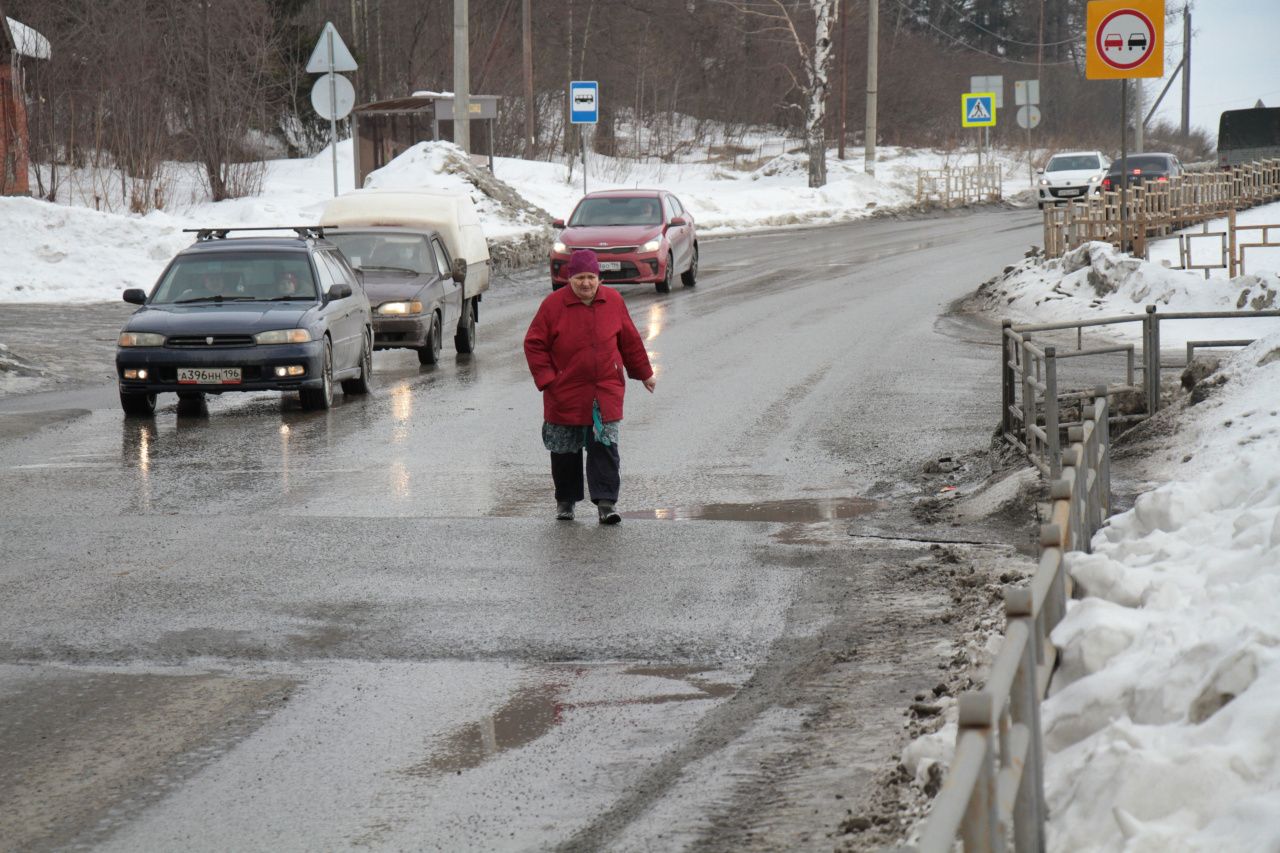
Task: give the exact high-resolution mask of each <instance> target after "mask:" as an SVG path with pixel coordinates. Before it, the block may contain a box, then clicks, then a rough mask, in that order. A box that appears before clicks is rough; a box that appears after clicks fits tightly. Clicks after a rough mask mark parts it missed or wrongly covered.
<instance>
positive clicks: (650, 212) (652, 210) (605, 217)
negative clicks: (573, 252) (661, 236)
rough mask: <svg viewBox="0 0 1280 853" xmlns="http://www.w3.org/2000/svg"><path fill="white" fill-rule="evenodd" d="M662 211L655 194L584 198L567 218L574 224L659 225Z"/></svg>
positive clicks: (571, 224) (571, 225)
mask: <svg viewBox="0 0 1280 853" xmlns="http://www.w3.org/2000/svg"><path fill="white" fill-rule="evenodd" d="M661 224H662V213H661V208H660V207H659V204H658V199H657V198H656V197H655V196H651V195H650V196H639V197H630V198H626V197H622V198H614V197H609V196H601V197H598V198H584V199H583V200H582V202H581V203H579V205H578V208H577V209H576V210H575V211H574V212H573V216H572V217H570V219H569V226H570V227H573V226H575V225H587V226H590V225H661Z"/></svg>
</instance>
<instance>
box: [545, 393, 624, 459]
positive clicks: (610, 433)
mask: <svg viewBox="0 0 1280 853" xmlns="http://www.w3.org/2000/svg"><path fill="white" fill-rule="evenodd" d="M591 420H592V422H593V423H591V424H590V425H588V426H565V425H564V424H549V423H546V422H543V424H542V446H543V447H545V448H547V450H549V451H551V452H552V453H577V452H578V451H579V450H581V449H582V448H584V447H586V445H587V437H588V436H589V435H591V433H592V431H593V430H594V431H595V438H596V441H598V442H599V443H601V444H604V445H614V444H617V443H618V425H619V423H620V422H619V421H608V422H605V421H602V420H601V419H600V404H599V403H593V404H592V406H591Z"/></svg>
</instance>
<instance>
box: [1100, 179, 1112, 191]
mask: <svg viewBox="0 0 1280 853" xmlns="http://www.w3.org/2000/svg"><path fill="white" fill-rule="evenodd" d="M1102 188H1103V189H1104V190H1109V189H1111V179H1110V178H1103V179H1102Z"/></svg>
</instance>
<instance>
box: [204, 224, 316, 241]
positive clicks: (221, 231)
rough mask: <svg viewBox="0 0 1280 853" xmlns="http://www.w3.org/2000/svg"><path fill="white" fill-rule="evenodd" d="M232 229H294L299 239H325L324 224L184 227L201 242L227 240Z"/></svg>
mask: <svg viewBox="0 0 1280 853" xmlns="http://www.w3.org/2000/svg"><path fill="white" fill-rule="evenodd" d="M232 231H292V232H294V233H295V234H297V235H298V239H299V240H322V239H324V226H323V225H266V226H258V227H254V226H251V225H245V226H240V227H238V228H183V229H182V232H183V233H184V234H195V235H196V240H198V241H200V242H201V243H203V242H205V241H208V240H225V239H227V235H228V234H230V233H231V232H232Z"/></svg>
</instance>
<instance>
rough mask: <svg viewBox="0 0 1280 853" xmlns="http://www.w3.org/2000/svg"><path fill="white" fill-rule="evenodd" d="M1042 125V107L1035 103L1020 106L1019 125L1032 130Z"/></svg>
mask: <svg viewBox="0 0 1280 853" xmlns="http://www.w3.org/2000/svg"><path fill="white" fill-rule="evenodd" d="M1039 126H1040V108H1039V107H1037V106H1036V105H1035V104H1027V105H1025V106H1021V107H1018V127H1021V128H1023V129H1024V130H1031V129H1033V128H1036V127H1039Z"/></svg>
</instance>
